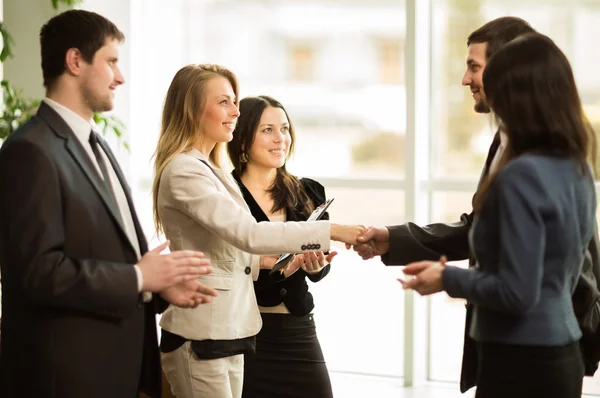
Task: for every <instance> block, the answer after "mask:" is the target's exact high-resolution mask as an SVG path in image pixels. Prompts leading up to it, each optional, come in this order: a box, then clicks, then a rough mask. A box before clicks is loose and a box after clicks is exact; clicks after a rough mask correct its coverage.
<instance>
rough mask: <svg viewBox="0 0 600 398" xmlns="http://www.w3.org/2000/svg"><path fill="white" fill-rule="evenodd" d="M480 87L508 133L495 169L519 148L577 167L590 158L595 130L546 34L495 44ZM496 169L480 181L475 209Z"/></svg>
mask: <svg viewBox="0 0 600 398" xmlns="http://www.w3.org/2000/svg"><path fill="white" fill-rule="evenodd" d="M483 87H485V94H486V99H487V102H488V105H489V106H490V108H491V109H492V110H493V111H494V113H495V114H496V117H497V118H498V121H499V124H500V128H501V129H502V130H503V131H504V132H505V133H506V135H507V137H508V143H507V147H506V149H505V152H504V154H503V156H502V159H501V160H500V163H499V167H498V169H497V170H498V171H499V170H501V169H502V167H503V166H505V165H506V164H507V163H508V162H509V161H510V160H512V159H514V158H515V157H517V156H519V155H522V154H524V153H541V154H548V155H553V156H561V157H572V158H575V159H577V160H578V161H579V163H580V164H581V168H582V172H583V173H587V170H588V167H587V165H588V160H589V161H590V162H591V163H592V165H594V164H595V159H596V156H595V154H596V140H595V134H594V132H593V130H592V129H591V126H590V125H589V123H588V122H587V120H586V118H585V116H584V114H583V109H582V107H581V100H580V98H579V94H578V92H577V86H576V84H575V78H574V77H573V71H572V70H571V66H570V64H569V61H568V60H567V58H566V57H565V55H564V54H563V52H562V51H561V50H560V49H559V48H558V47H557V46H556V44H554V42H553V41H552V40H551V39H550V38H548V37H546V36H544V35H542V34H539V33H529V34H526V35H523V36H521V37H519V38H517V39H515V40H513V41H511V42H510V43H508V44H506V45H505V46H504V47H502V48H501V49H499V50H498V51H497V52H496V53H495V54H494V55H492V57H491V58H490V60H489V61H488V63H487V66H486V67H485V70H484V71H483ZM497 174H498V172H495V173H493V174H491V175H488V177H487V178H486V180H485V181H484V182H483V183H482V184H481V186H480V188H479V190H478V192H477V194H476V196H475V202H474V207H475V211H479V210H480V209H481V205H482V202H483V200H484V199H485V196H486V193H487V191H488V190H489V188H490V186H491V185H492V184H493V182H494V180H495V177H496V175H497Z"/></svg>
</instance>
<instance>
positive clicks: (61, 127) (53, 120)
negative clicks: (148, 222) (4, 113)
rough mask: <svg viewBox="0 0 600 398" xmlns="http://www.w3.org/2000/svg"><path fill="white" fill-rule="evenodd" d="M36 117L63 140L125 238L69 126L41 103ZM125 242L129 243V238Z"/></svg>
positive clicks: (97, 176)
mask: <svg viewBox="0 0 600 398" xmlns="http://www.w3.org/2000/svg"><path fill="white" fill-rule="evenodd" d="M37 116H38V117H40V118H41V119H43V120H44V121H45V122H46V123H47V124H48V126H50V128H51V129H52V130H53V131H54V133H55V134H56V135H58V136H59V137H61V138H62V139H64V140H65V147H66V149H67V152H69V155H71V157H72V158H73V159H74V160H75V162H76V163H77V164H78V165H79V167H80V168H81V171H83V174H85V176H86V177H87V179H88V180H89V181H90V183H91V184H92V186H93V187H94V189H95V190H96V192H97V193H98V195H99V196H100V198H101V199H102V202H103V203H104V205H105V206H106V208H107V210H108V212H109V213H110V215H111V217H112V218H113V221H114V222H115V224H117V225H118V226H119V229H120V230H121V232H122V234H123V236H125V237H127V232H126V231H125V227H124V226H123V224H122V222H121V215H120V212H119V209H118V207H117V204H116V202H115V201H114V200H113V198H112V197H111V196H110V194H109V193H108V190H107V189H106V184H104V181H102V179H101V177H100V174H99V173H98V171H97V170H96V167H95V166H94V164H93V163H92V160H91V159H90V157H89V155H88V154H87V152H86V151H85V149H84V148H83V146H82V145H81V143H80V142H79V140H78V139H77V137H76V136H75V133H73V130H71V128H70V127H69V125H68V124H67V123H66V122H65V121H64V120H63V119H62V118H61V117H60V116H59V115H58V114H57V113H56V112H55V111H54V110H53V109H52V108H51V107H50V106H48V105H47V104H46V103H44V102H42V104H41V105H40V108H39V109H38V112H37ZM90 130H91V127H90ZM111 162H112V160H111ZM126 240H127V241H128V242H129V238H127V239H126ZM130 243H131V242H130Z"/></svg>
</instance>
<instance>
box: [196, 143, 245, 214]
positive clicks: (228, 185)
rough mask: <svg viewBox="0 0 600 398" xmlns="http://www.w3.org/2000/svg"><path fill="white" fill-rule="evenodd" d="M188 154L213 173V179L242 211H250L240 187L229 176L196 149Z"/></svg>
mask: <svg viewBox="0 0 600 398" xmlns="http://www.w3.org/2000/svg"><path fill="white" fill-rule="evenodd" d="M189 154H190V155H192V156H194V157H195V158H197V159H198V160H200V161H201V162H202V163H204V164H206V165H207V166H208V168H209V169H210V170H211V171H212V172H213V174H214V175H215V177H217V179H218V180H219V181H220V182H221V184H222V185H223V186H224V187H225V189H227V191H228V192H229V194H230V195H231V197H232V198H233V199H234V200H235V201H236V203H237V204H239V205H240V206H242V207H243V208H244V209H246V210H248V211H250V209H249V208H248V204H247V203H246V201H245V200H244V197H243V196H242V191H241V190H240V187H239V186H238V184H237V183H236V182H235V180H234V178H233V176H232V175H231V174H229V173H226V172H225V171H223V170H222V169H220V168H218V167H214V166H213V165H212V163H211V162H210V161H209V160H208V159H207V158H206V157H205V156H204V155H203V154H202V153H201V152H200V151H199V150H197V149H192V150H191V152H189Z"/></svg>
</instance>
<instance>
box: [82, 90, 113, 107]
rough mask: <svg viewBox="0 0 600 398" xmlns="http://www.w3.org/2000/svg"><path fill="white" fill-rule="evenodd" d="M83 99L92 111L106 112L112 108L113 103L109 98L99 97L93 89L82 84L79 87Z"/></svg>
mask: <svg viewBox="0 0 600 398" xmlns="http://www.w3.org/2000/svg"><path fill="white" fill-rule="evenodd" d="M81 93H82V97H83V100H84V101H85V103H86V104H87V105H88V107H89V108H90V109H91V110H92V112H94V113H100V112H107V111H110V110H112V108H113V103H112V101H111V99H110V98H101V97H100V96H99V95H97V94H96V93H94V92H93V90H92V89H91V88H90V87H89V86H88V85H87V84H84V85H83V86H82V87H81Z"/></svg>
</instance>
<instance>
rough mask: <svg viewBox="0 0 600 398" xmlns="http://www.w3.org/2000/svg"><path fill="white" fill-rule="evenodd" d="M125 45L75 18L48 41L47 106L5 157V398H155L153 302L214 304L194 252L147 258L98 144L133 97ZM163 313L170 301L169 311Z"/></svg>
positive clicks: (1, 380) (77, 14) (0, 388)
mask: <svg viewBox="0 0 600 398" xmlns="http://www.w3.org/2000/svg"><path fill="white" fill-rule="evenodd" d="M123 39H124V37H123V34H122V33H121V32H120V31H119V30H118V29H117V27H116V26H115V25H114V24H112V23H111V22H110V21H108V20H107V19H106V18H104V17H102V16H100V15H98V14H95V13H91V12H87V11H80V10H72V11H67V12H65V13H63V14H60V15H57V16H55V17H54V18H52V19H51V20H50V21H48V23H47V24H46V25H45V26H44V27H42V30H41V32H40V42H41V50H42V70H43V75H44V86H45V87H46V98H45V99H44V101H43V103H42V104H41V105H40V107H39V110H38V113H37V115H36V116H34V117H33V118H32V119H31V120H30V121H29V122H28V123H26V124H25V125H23V126H22V127H21V128H19V129H18V130H17V131H16V132H15V133H14V134H13V135H12V136H11V137H9V138H8V139H7V140H6V142H5V143H4V145H3V146H2V147H1V149H0V266H1V271H2V272H1V273H2V287H3V291H2V309H3V319H2V339H1V342H0V344H1V347H0V396H2V397H3V398H15V397H27V398H29V397H36V398H44V397H60V398H82V397H87V398H90V397H91V398H96V397H97V398H108V397H110V398H134V397H137V396H138V394H139V392H140V391H143V392H145V393H147V394H148V395H150V396H151V397H159V396H160V390H161V388H160V381H161V373H160V361H159V353H158V343H157V333H156V322H155V314H156V312H157V310H158V309H159V308H158V305H157V301H158V300H156V299H155V298H154V296H153V294H152V293H154V292H160V295H161V296H162V298H163V299H164V300H166V302H169V303H171V304H175V305H178V306H182V307H194V306H197V305H199V304H201V303H203V302H208V301H210V296H212V295H215V294H216V292H215V291H214V290H212V289H208V288H206V287H204V286H203V285H201V284H200V283H199V282H198V281H197V278H198V276H199V275H201V274H206V273H208V272H210V268H209V267H208V264H209V262H208V260H206V259H204V258H203V254H202V253H200V252H194V251H179V252H173V253H170V254H168V255H161V254H160V252H161V251H162V250H163V249H165V248H166V246H167V244H168V242H167V243H165V244H163V245H161V246H160V247H158V248H156V249H154V250H152V251H149V252H148V248H147V244H146V240H145V238H144V234H143V232H142V229H141V227H140V223H139V221H138V219H137V216H136V213H135V209H134V207H133V203H132V199H131V193H130V190H129V187H128V185H127V183H126V181H125V178H124V175H123V173H122V171H121V169H120V168H119V165H118V164H117V162H116V160H115V158H114V156H113V154H112V152H111V151H110V149H109V148H108V146H107V145H106V144H105V143H104V141H103V140H102V139H101V138H99V136H98V134H97V132H96V131H95V130H96V129H97V127H96V126H95V125H94V124H93V122H92V117H93V114H94V112H103V111H108V110H110V109H112V107H113V97H114V90H115V89H116V88H117V87H118V86H119V85H121V84H123V83H124V79H123V76H122V74H121V72H120V70H119V67H118V56H119V46H120V43H121V42H122V41H123ZM163 302H164V301H163Z"/></svg>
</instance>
